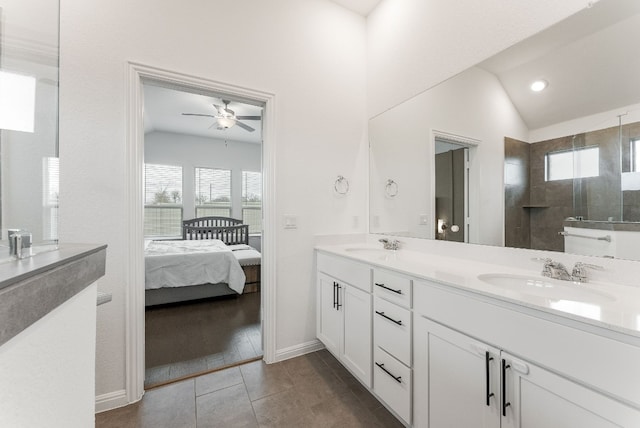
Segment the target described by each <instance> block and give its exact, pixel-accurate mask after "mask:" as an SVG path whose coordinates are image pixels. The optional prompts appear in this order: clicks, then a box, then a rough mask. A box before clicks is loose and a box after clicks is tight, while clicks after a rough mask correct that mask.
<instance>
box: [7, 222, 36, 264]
mask: <svg viewBox="0 0 640 428" xmlns="http://www.w3.org/2000/svg"><path fill="white" fill-rule="evenodd" d="M7 232H8V233H9V255H11V256H15V257H16V258H18V259H24V258H26V257H30V256H31V239H32V238H31V233H30V232H29V231H28V230H24V229H9V230H8V231H7Z"/></svg>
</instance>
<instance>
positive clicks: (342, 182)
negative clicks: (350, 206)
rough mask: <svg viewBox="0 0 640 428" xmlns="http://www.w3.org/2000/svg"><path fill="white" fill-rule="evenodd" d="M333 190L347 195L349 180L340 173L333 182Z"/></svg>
mask: <svg viewBox="0 0 640 428" xmlns="http://www.w3.org/2000/svg"><path fill="white" fill-rule="evenodd" d="M333 190H335V192H336V193H337V194H338V195H346V194H347V193H349V180H347V179H346V178H344V177H343V176H341V175H339V176H338V178H336V182H335V183H334V184H333Z"/></svg>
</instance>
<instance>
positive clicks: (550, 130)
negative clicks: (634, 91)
mask: <svg viewBox="0 0 640 428" xmlns="http://www.w3.org/2000/svg"><path fill="white" fill-rule="evenodd" d="M619 115H623V116H622V124H623V125H625V124H628V123H634V122H638V121H640V104H633V105H630V106H625V107H620V108H618V109H615V110H610V111H605V112H602V113H597V114H593V115H590V116H584V117H579V118H577V119H573V120H568V121H566V122H560V123H556V124H553V125H549V126H546V127H544V128H538V129H532V130H531V131H530V132H529V142H530V143H537V142H540V141H545V140H551V139H553V138H559V137H566V136H568V135H575V134H582V133H585V132H591V131H597V130H599V129H605V128H612V127H614V126H618V124H619V120H618V116H619Z"/></svg>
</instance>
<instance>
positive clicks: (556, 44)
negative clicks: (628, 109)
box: [479, 0, 640, 129]
mask: <svg viewBox="0 0 640 428" xmlns="http://www.w3.org/2000/svg"><path fill="white" fill-rule="evenodd" d="M638 40H640V1H638V0H607V1H600V2H597V3H595V4H594V5H593V6H592V7H591V8H590V9H585V10H584V11H582V12H580V13H578V14H576V15H574V16H572V17H570V18H568V19H566V20H564V21H562V22H561V23H559V24H557V25H555V26H553V27H551V28H549V29H548V30H545V31H543V32H541V33H539V34H537V35H535V36H533V37H531V38H529V39H527V40H525V41H523V42H521V43H519V44H516V45H515V46H513V47H511V48H509V49H507V50H505V51H503V52H501V53H499V54H498V55H495V56H494V57H492V58H490V59H488V60H486V61H484V62H482V63H481V64H479V67H481V68H483V69H485V70H487V71H490V72H492V73H494V74H495V75H496V76H497V77H498V78H499V79H500V81H501V83H502V85H503V87H504V88H505V90H506V91H507V93H508V94H509V97H510V98H511V101H512V102H513V103H514V105H515V106H516V108H517V109H518V111H519V113H520V116H521V117H522V118H523V120H524V121H525V123H526V124H527V125H528V127H529V129H538V128H542V127H545V126H549V125H552V124H555V123H559V122H563V121H567V120H571V119H575V118H579V117H584V116H589V115H592V114H596V113H601V112H606V111H609V110H615V109H618V108H622V107H625V106H629V105H631V104H637V103H639V102H640V78H639V77H638V76H639V74H638V70H640V55H638V53H637V42H638ZM537 79H544V80H546V81H547V82H548V84H549V85H548V87H547V88H546V89H545V90H543V91H542V92H538V93H534V92H532V91H531V90H530V85H531V83H532V82H533V81H534V80H537Z"/></svg>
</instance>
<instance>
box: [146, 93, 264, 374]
mask: <svg viewBox="0 0 640 428" xmlns="http://www.w3.org/2000/svg"><path fill="white" fill-rule="evenodd" d="M143 94H144V105H145V110H144V111H145V114H144V131H145V132H144V183H143V188H144V233H143V235H144V239H145V387H150V386H154V385H158V384H162V383H166V382H169V381H175V380H177V379H181V378H184V377H188V376H194V375H196V374H201V373H205V372H208V371H212V370H217V369H220V368H222V367H229V366H231V365H237V364H240V363H243V362H246V361H254V360H256V359H260V358H262V355H263V351H262V332H261V317H260V311H261V299H260V289H261V284H260V259H261V253H260V250H261V245H260V244H261V238H262V214H261V213H262V110H263V104H259V105H254V104H247V103H245V102H240V101H236V100H234V99H233V97H232V96H230V95H229V94H221V93H207V92H204V91H197V92H196V91H193V90H190V89H189V88H184V87H179V86H176V85H174V84H172V85H166V84H162V83H157V82H143ZM205 224H206V225H207V227H208V228H207V229H206V231H204V232H206V233H200V232H203V230H201V229H194V228H191V226H192V225H205ZM187 227H188V229H186V228H187ZM187 230H188V232H189V233H187V232H186V231H187ZM194 231H195V233H192V232H194ZM240 235H241V236H240Z"/></svg>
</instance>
